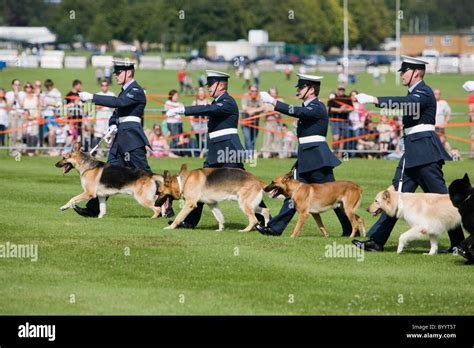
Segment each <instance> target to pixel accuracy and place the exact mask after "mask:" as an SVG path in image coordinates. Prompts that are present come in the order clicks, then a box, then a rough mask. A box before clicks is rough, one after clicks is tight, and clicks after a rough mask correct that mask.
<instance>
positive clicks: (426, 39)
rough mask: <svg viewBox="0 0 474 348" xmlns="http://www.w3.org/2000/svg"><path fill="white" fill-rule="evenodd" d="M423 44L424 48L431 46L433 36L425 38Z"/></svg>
mask: <svg viewBox="0 0 474 348" xmlns="http://www.w3.org/2000/svg"><path fill="white" fill-rule="evenodd" d="M425 44H426V46H433V36H432V35H428V36H427V37H426V38H425Z"/></svg>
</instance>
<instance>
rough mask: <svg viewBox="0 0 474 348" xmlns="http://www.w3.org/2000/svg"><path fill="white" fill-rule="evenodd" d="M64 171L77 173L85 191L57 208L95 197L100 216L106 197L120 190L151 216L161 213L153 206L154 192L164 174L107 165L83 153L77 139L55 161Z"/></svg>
mask: <svg viewBox="0 0 474 348" xmlns="http://www.w3.org/2000/svg"><path fill="white" fill-rule="evenodd" d="M56 167H58V168H63V174H67V173H68V172H69V171H70V170H71V169H72V168H75V169H76V170H77V171H78V172H79V176H80V178H81V184H82V187H83V189H84V192H83V193H81V194H80V195H77V196H75V197H73V198H71V199H70V200H69V202H67V203H66V204H65V205H63V206H62V207H61V208H60V209H61V210H66V209H69V208H72V207H73V206H74V205H75V204H76V203H79V202H81V201H84V200H86V199H90V198H94V197H98V198H99V207H100V213H99V218H102V217H103V216H104V215H105V213H106V198H107V197H108V196H113V195H116V194H119V193H124V194H128V195H132V196H133V197H134V198H135V199H136V201H137V202H138V203H140V204H141V205H142V206H144V207H147V208H150V209H152V210H153V216H152V217H153V218H156V217H158V216H159V215H160V212H161V208H160V207H155V200H156V198H157V191H158V187H159V186H160V183H161V182H163V177H162V176H161V175H158V174H152V173H148V172H146V171H144V170H141V169H135V168H129V167H122V166H116V165H110V164H107V163H104V162H101V161H97V160H96V159H95V158H94V157H92V156H91V155H89V154H88V153H86V152H83V151H81V144H80V143H79V142H78V143H76V144H75V145H74V147H73V149H72V150H71V151H70V152H69V153H67V154H65V155H64V158H63V159H62V160H61V161H59V162H58V163H56Z"/></svg>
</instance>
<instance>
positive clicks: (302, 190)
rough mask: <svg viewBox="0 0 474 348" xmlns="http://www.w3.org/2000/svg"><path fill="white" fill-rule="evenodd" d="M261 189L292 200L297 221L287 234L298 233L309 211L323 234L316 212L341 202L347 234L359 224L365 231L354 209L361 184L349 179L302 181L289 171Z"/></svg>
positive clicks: (360, 196)
mask: <svg viewBox="0 0 474 348" xmlns="http://www.w3.org/2000/svg"><path fill="white" fill-rule="evenodd" d="M264 190H265V192H269V194H270V197H272V198H275V197H277V196H279V195H280V194H282V195H284V196H285V197H290V198H291V199H292V200H293V202H294V203H295V209H296V211H297V212H298V221H297V222H296V226H295V228H294V230H293V233H292V234H291V237H292V238H294V237H296V236H297V235H298V234H299V233H300V230H301V228H302V227H303V224H304V222H305V220H306V218H307V217H308V215H309V214H311V215H312V216H313V218H314V220H315V221H316V224H317V225H318V227H319V230H320V231H321V233H322V234H323V235H324V236H325V237H327V236H328V232H327V230H326V228H325V227H324V225H323V222H322V220H321V216H320V215H319V214H320V213H323V212H325V211H327V210H330V209H334V208H336V207H338V206H340V205H341V204H342V208H343V210H344V212H345V213H346V215H347V217H348V218H349V221H350V222H351V225H352V233H351V237H352V238H353V237H355V234H356V232H357V229H358V225H360V227H361V229H362V233H363V235H364V236H365V235H366V229H365V225H364V220H363V219H362V218H361V217H360V216H358V215H356V213H355V212H356V210H357V208H358V207H359V205H360V201H361V199H362V188H361V187H360V186H359V185H356V184H354V183H353V182H351V181H334V182H327V183H324V184H305V183H302V182H300V181H298V180H295V179H293V174H292V173H291V172H290V173H287V174H285V175H282V176H279V177H277V178H275V179H274V180H273V181H272V182H271V184H269V185H268V186H266V187H265V189H264Z"/></svg>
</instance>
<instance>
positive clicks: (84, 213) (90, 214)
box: [73, 205, 98, 218]
mask: <svg viewBox="0 0 474 348" xmlns="http://www.w3.org/2000/svg"><path fill="white" fill-rule="evenodd" d="M73 209H74V211H75V212H76V213H78V214H79V215H81V216H84V217H92V218H94V217H97V216H98V215H96V214H94V212H92V211H90V210H89V209H88V208H81V207H79V206H77V205H75V206H74V207H73Z"/></svg>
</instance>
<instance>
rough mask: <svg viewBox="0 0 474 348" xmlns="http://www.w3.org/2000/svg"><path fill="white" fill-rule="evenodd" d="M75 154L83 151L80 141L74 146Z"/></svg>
mask: <svg viewBox="0 0 474 348" xmlns="http://www.w3.org/2000/svg"><path fill="white" fill-rule="evenodd" d="M73 151H74V152H78V151H81V141H80V140H78V141H76V143H75V144H74V149H73Z"/></svg>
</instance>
